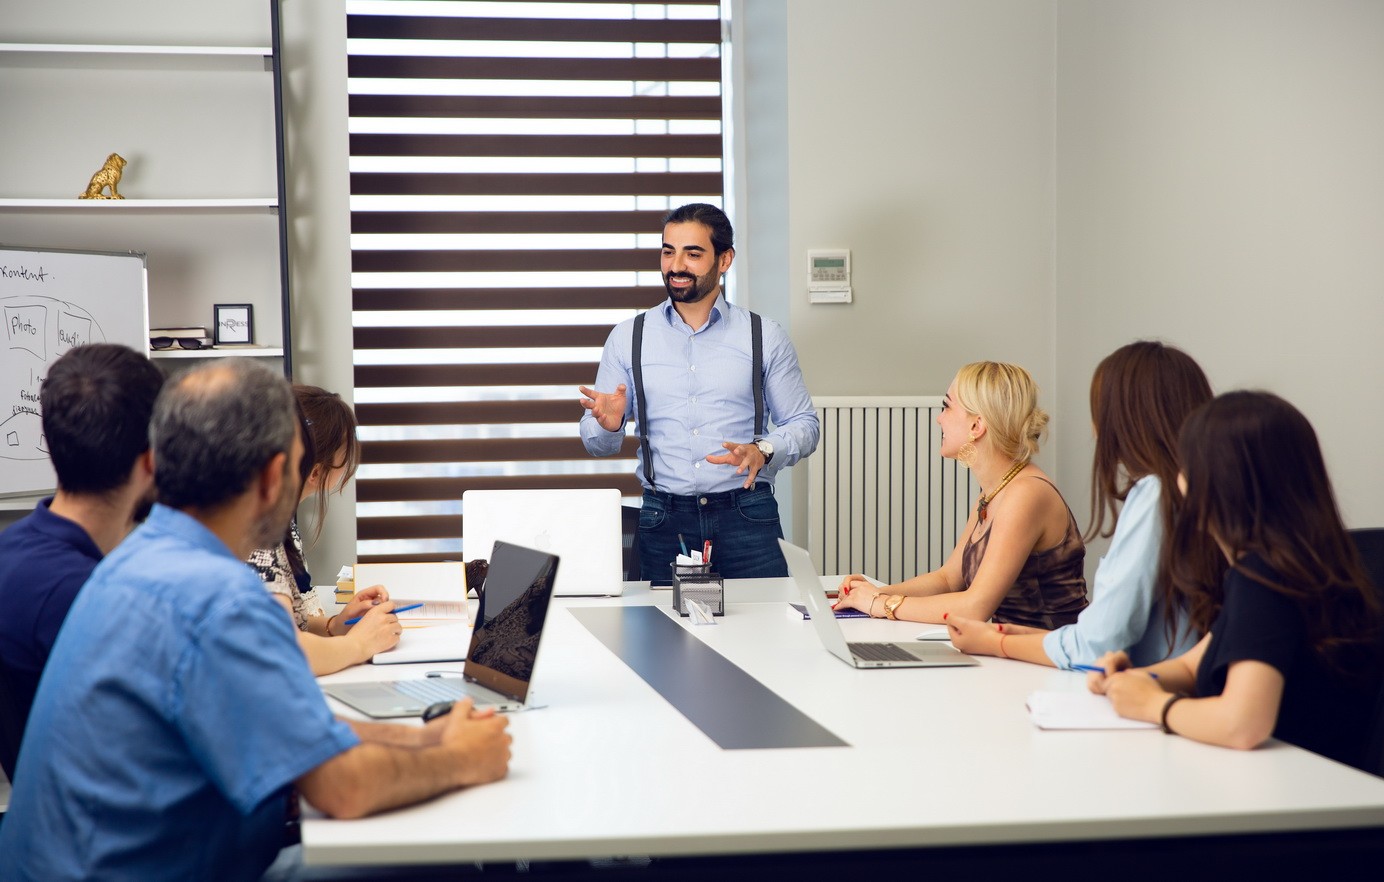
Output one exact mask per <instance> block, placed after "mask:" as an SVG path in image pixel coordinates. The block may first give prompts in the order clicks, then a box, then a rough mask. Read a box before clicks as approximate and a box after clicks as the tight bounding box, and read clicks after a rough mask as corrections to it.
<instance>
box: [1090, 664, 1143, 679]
mask: <svg viewBox="0 0 1384 882" xmlns="http://www.w3.org/2000/svg"><path fill="white" fill-rule="evenodd" d="M1072 670H1074V671H1090V672H1091V673H1093V674H1104V673H1105V668H1102V667H1100V666H1098V665H1072ZM1148 675H1149V676H1150V677H1152V678H1153V679H1155V680H1157V679H1158V675H1157V674H1155V673H1154V672H1153V671H1149V672H1148Z"/></svg>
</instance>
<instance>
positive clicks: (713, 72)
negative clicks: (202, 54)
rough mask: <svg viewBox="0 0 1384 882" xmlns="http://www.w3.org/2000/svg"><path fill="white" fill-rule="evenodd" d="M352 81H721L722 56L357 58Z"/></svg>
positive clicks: (348, 70) (350, 65)
mask: <svg viewBox="0 0 1384 882" xmlns="http://www.w3.org/2000/svg"><path fill="white" fill-rule="evenodd" d="M346 73H347V75H348V76H352V77H368V78H387V79H430V80H448V79H450V80H470V79H506V80H625V81H628V80H645V81H653V80H660V81H671V82H713V83H714V82H717V81H719V80H720V79H721V59H719V58H466V57H446V58H442V57H437V56H416V55H409V56H403V55H353V56H352V57H351V58H350V60H349V62H348V63H347V66H346Z"/></svg>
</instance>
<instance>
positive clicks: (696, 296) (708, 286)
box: [663, 270, 720, 303]
mask: <svg viewBox="0 0 1384 882" xmlns="http://www.w3.org/2000/svg"><path fill="white" fill-rule="evenodd" d="M674 278H679V279H691V280H692V284H691V285H689V286H687V287H686V288H675V287H673V285H672V281H671V280H672V279H674ZM719 278H720V273H718V272H716V271H715V270H712V271H711V272H709V273H707V274H706V275H704V276H700V277H698V276H694V275H692V274H691V273H664V274H663V287H664V288H665V289H667V291H668V296H669V298H671V299H672V301H673V302H674V303H698V302H700V301H702V300H705V299H706V298H707V295H709V294H710V293H711V292H713V291H715V290H716V283H717V280H718V279H719Z"/></svg>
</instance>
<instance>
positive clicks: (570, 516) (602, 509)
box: [461, 488, 624, 596]
mask: <svg viewBox="0 0 1384 882" xmlns="http://www.w3.org/2000/svg"><path fill="white" fill-rule="evenodd" d="M461 511H462V518H463V522H462V533H463V535H462V549H463V551H464V555H465V558H466V559H467V560H474V559H475V558H478V557H489V556H490V548H491V546H492V545H494V543H495V542H496V540H501V541H504V542H513V543H517V544H519V545H524V546H527V547H529V548H536V549H538V550H539V551H546V552H549V553H551V554H555V555H557V556H558V557H559V558H561V559H562V574H561V575H560V576H558V578H557V585H556V587H554V588H553V593H554V594H557V595H559V596H571V595H588V596H589V595H597V596H602V595H604V596H614V595H618V594H620V593H621V592H622V591H623V590H624V582H623V576H624V564H623V561H622V558H621V526H620V491H619V490H614V489H610V488H606V489H597V490H467V491H466V492H465V493H463V494H462V495H461Z"/></svg>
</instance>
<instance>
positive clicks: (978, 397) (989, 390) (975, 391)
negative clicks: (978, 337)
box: [956, 361, 1048, 462]
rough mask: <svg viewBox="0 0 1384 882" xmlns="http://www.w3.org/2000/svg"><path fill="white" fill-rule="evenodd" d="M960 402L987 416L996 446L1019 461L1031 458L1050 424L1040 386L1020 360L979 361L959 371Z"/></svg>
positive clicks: (1006, 455) (1026, 460)
mask: <svg viewBox="0 0 1384 882" xmlns="http://www.w3.org/2000/svg"><path fill="white" fill-rule="evenodd" d="M956 398H957V402H958V403H959V404H960V405H961V406H962V407H964V408H966V412H967V413H972V414H977V415H979V416H980V417H982V418H983V419H984V420H985V425H986V432H987V434H988V435H989V437H990V440H991V442H992V443H993V444H994V446H995V450H996V451H997V452H998V453H999V454H1000V455H1001V456H1004V457H1005V458H1007V459H1011V460H1013V461H1015V462H1028V461H1029V460H1031V459H1033V456H1034V454H1036V453H1037V452H1038V442H1039V441H1040V440H1041V439H1042V437H1043V431H1044V430H1045V429H1047V427H1048V413H1047V411H1045V410H1043V409H1042V408H1041V407H1039V406H1038V386H1037V385H1036V384H1035V383H1034V382H1033V377H1031V376H1029V374H1028V371H1026V370H1024V369H1023V368H1021V367H1019V366H1018V365H1017V364H1004V363H1002V362H998V361H977V362H972V363H971V364H968V365H966V366H965V367H963V368H962V369H961V370H960V371H958V372H957V374H956Z"/></svg>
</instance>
